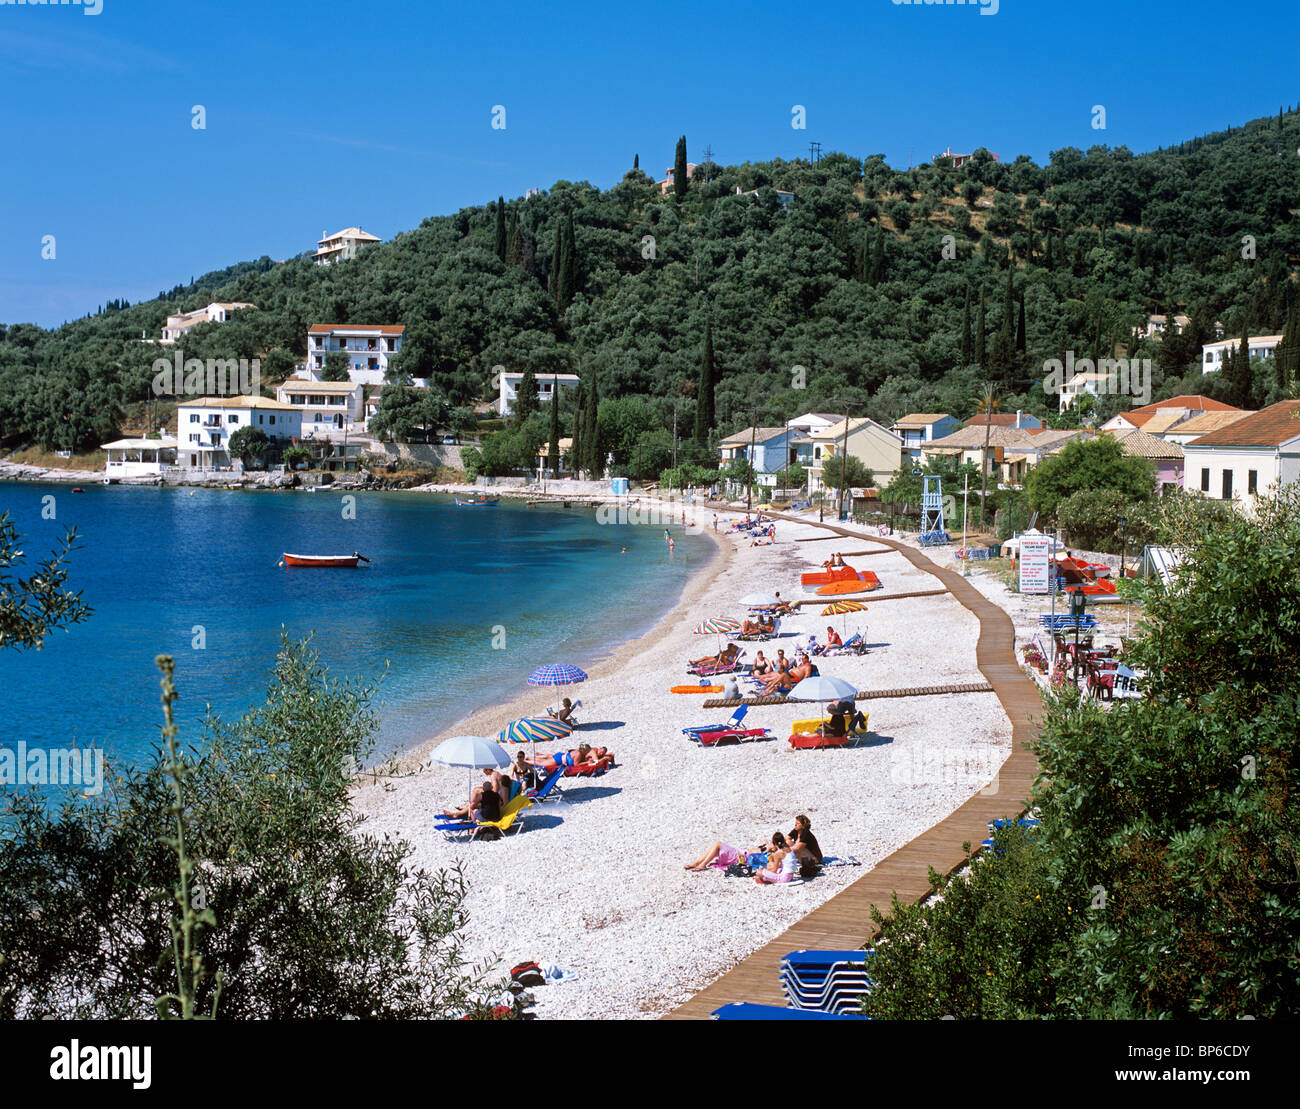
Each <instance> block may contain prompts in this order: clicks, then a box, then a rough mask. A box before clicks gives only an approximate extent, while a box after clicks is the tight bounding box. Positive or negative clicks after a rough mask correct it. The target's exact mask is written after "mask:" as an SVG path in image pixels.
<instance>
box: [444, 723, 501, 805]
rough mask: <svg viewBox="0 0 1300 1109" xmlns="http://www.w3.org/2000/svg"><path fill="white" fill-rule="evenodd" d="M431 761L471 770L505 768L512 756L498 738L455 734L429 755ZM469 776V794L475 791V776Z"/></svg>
mask: <svg viewBox="0 0 1300 1109" xmlns="http://www.w3.org/2000/svg"><path fill="white" fill-rule="evenodd" d="M429 762H430V763H431V764H433V763H436V764H437V765H439V766H464V767H467V768H468V769H470V770H477V769H480V768H482V767H485V766H488V767H493V768H495V769H497V770H503V769H505V768H506V767H507V766H509V765H510V756H509V755H507V754H506V751H505V748H504V747H502V746H501V744H499V743H497V742H496V740H493V739H488V738H487V737H486V736H481V735H454V736H452V737H451V738H450V739H444V740H443V741H442V742H441V743H439V744H438V746H437V747H435V748H434V749H433V752H432V753H431V754H430V755H429ZM468 777H469V793H467V794H466V796H469V794H472V793H473V792H474V776H473V775H472V774H471V775H469V776H468Z"/></svg>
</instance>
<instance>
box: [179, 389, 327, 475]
mask: <svg viewBox="0 0 1300 1109" xmlns="http://www.w3.org/2000/svg"><path fill="white" fill-rule="evenodd" d="M242 427H256V428H260V429H261V430H262V431H264V432H266V436H267V438H268V439H271V440H272V441H273V442H274V441H276V440H279V441H280V442H281V443H287V442H288V441H289V440H291V439H297V438H300V437H301V435H302V412H301V411H299V410H298V409H297V408H294V407H293V406H292V405H290V404H285V403H284V402H283V401H278V400H271V399H270V398H269V397H248V396H243V397H199V398H197V399H196V400H190V401H185V402H184V403H182V404H179V405H177V407H176V440H177V455H176V464H177V465H178V466H179V467H180V468H181V469H183V470H229V469H232V468H233V465H234V464H233V462H232V461H231V456H230V437H231V436H232V435H233V434H234V433H235V432H236V431H238V430H239V429H240V428H242Z"/></svg>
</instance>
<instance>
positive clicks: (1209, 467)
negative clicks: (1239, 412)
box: [1183, 400, 1300, 512]
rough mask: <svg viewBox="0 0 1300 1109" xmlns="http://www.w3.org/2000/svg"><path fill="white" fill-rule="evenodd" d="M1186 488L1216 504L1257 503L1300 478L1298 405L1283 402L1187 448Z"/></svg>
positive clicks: (1185, 449) (1185, 445)
mask: <svg viewBox="0 0 1300 1109" xmlns="http://www.w3.org/2000/svg"><path fill="white" fill-rule="evenodd" d="M1183 459H1184V461H1183V488H1184V489H1198V490H1200V491H1201V492H1202V493H1204V494H1205V495H1206V496H1207V497H1210V498H1212V499H1213V500H1216V501H1217V500H1223V501H1230V500H1239V501H1241V502H1242V506H1243V507H1244V508H1245V509H1246V510H1247V511H1248V512H1249V511H1251V510H1252V509H1253V508H1254V502H1255V498H1256V497H1257V496H1261V495H1266V494H1268V493H1271V492H1274V491H1275V490H1276V489H1277V488H1278V486H1280V485H1285V484H1287V483H1289V482H1293V481H1296V480H1297V479H1300V401H1296V400H1284V401H1282V402H1280V403H1279V404H1272V405H1269V407H1267V408H1265V409H1262V410H1261V411H1259V412H1255V413H1252V414H1251V415H1249V416H1244V417H1242V418H1241V419H1240V420H1237V421H1236V422H1235V423H1232V424H1231V425H1229V426H1228V427H1224V428H1220V429H1219V430H1218V431H1212V432H1210V433H1209V434H1208V435H1202V436H1201V437H1200V438H1199V439H1193V440H1192V441H1191V442H1190V443H1186V444H1184V445H1183Z"/></svg>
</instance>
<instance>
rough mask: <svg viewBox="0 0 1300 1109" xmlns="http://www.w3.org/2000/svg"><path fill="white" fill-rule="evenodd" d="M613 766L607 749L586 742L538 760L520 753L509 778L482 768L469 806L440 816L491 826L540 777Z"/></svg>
mask: <svg viewBox="0 0 1300 1109" xmlns="http://www.w3.org/2000/svg"><path fill="white" fill-rule="evenodd" d="M613 765H614V756H613V755H612V754H610V752H609V749H608V748H607V747H592V746H591V744H589V743H580V744H578V746H577V747H575V748H574V749H573V750H571V751H556V752H555V753H554V754H551V755H545V756H543V757H542V758H539V759H530V758H529V757H528V756H527V755H526V754H525V753H524V752H523V751H520V752H519V753H518V754H517V755H516V756H515V761H514V762H513V763H512V764H511V766H510V775H509V777H507V776H506V775H505V774H503V773H502V772H501V771H500V770H497V769H495V768H493V767H484V768H483V778H484V780H483V781H482V782H481V783H480V784H479V785H477V786H475V787H474V792H473V793H471V794H470V798H469V803H468V804H466V805H464V806H462V807H461V808H459V809H443V810H442V815H443V816H445V817H447V819H448V820H475V821H478V822H480V823H491V822H493V821H496V820H500V819H501V814H502V813H503V812H505V809H506V806H507V805H509V804H510V802H511V801H513V800H514V799H515V798H517V797H518V796H519V795H520V794H521V793H523V792H525V791H527V790H530V789H536V788H537V787H538V786H539V785H540V784H541V778H542V777H546V778H549V777H550V776H551V775H552V774H554V773H556V772H557V771H561V770H567V769H570V768H575V767H576V768H577V769H578V770H582V771H590V772H594V771H597V770H603V769H605V768H606V767H610V766H613ZM539 772H540V777H539Z"/></svg>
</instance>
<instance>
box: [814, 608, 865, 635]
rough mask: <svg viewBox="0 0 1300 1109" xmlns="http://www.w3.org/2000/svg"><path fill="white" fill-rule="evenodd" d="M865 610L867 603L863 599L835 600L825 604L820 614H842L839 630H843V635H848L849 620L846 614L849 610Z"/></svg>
mask: <svg viewBox="0 0 1300 1109" xmlns="http://www.w3.org/2000/svg"><path fill="white" fill-rule="evenodd" d="M866 611H867V605H866V602H865V601H835V602H833V603H832V604H829V605H827V606H826V607H825V608H824V609H822V615H823V616H844V620H843V621H841V624H840V630H841V631H843V632H844V634H845V635H848V633H849V626H848V625H849V621H848V616H847V615H846V614H847V613H850V612H866Z"/></svg>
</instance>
